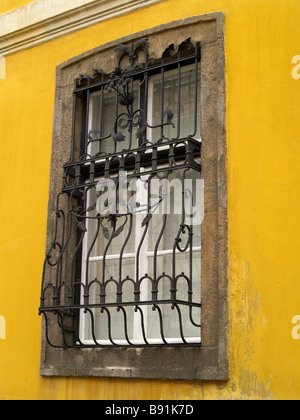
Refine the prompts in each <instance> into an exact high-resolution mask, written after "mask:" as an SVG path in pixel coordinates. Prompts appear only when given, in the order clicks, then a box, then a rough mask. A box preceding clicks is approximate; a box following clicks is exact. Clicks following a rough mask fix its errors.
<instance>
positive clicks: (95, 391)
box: [0, 0, 300, 399]
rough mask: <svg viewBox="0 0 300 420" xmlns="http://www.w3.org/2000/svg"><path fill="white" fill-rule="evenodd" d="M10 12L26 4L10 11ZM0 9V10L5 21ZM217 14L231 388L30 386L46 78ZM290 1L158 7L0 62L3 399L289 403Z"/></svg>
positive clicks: (293, 221)
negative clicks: (115, 45)
mask: <svg viewBox="0 0 300 420" xmlns="http://www.w3.org/2000/svg"><path fill="white" fill-rule="evenodd" d="M13 3H16V4H18V5H19V3H24V2H21V1H20V2H13ZM3 7H4V6H3V2H0V12H1V11H2V12H3V11H4V10H5V8H4V9H3ZM215 11H223V12H225V13H226V29H225V34H226V60H227V64H226V66H227V69H226V78H227V130H228V134H227V141H228V176H229V180H228V182H229V351H230V381H229V382H227V383H221V384H217V383H196V382H195V383H193V382H181V381H176V382H174V381H173V382H168V381H163V382H160V381H144V380H135V381H129V380H117V379H114V380H113V379H108V380H105V379H66V378H60V379H51V378H48V379H46V378H42V377H40V375H39V362H40V360H39V357H40V336H41V319H40V317H38V315H37V308H38V305H39V292H40V281H41V272H42V265H43V259H44V253H45V236H46V221H47V201H48V185H49V170H50V153H51V140H52V118H53V106H54V92H55V67H56V66H57V65H58V64H60V63H61V62H63V61H65V60H67V59H68V58H70V57H73V56H75V55H77V54H79V53H81V52H83V51H86V50H88V49H91V48H93V47H96V46H98V45H100V44H103V43H106V42H108V41H111V40H114V39H117V38H119V37H121V36H124V35H127V34H130V33H133V32H137V31H141V30H143V29H146V28H148V27H153V26H156V25H159V24H162V23H166V22H169V21H173V20H176V19H181V18H185V17H189V16H193V15H199V14H203V13H210V12H215ZM299 22H300V3H299V0H210V1H209V2H208V1H207V0H188V1H182V0H164V1H162V2H161V3H159V4H157V5H155V6H152V7H150V8H147V9H143V10H140V11H138V12H135V13H132V14H130V15H127V16H123V17H119V18H117V19H115V20H114V21H107V22H103V23H101V24H98V25H96V26H95V27H93V28H88V29H84V30H81V31H79V32H77V33H74V34H72V35H68V36H65V37H64V38H60V39H57V40H54V41H51V42H49V43H47V44H44V45H41V46H38V47H35V48H33V49H31V50H26V51H22V52H19V53H16V54H14V55H11V56H9V57H7V59H6V64H7V68H6V80H0V141H1V148H0V170H1V177H0V215H1V235H0V287H1V290H0V315H2V316H4V317H5V319H6V339H5V340H1V339H0V399H15V398H21V399H86V398H88V399H135V398H136V399H173V398H174V399H175V398H179V399H202V398H203V399H215V398H225V399H227V398H234V399H239V398H241V399H257V398H258V399H261V398H268V399H272V398H274V399H276V398H277V399H298V398H300V364H299V356H300V341H297V340H294V339H293V338H292V335H291V331H292V328H293V326H292V324H291V320H292V318H293V316H294V315H297V314H300V281H299V280H300V221H299V220H300V218H299V213H300V211H299V209H300V141H299V140H300V139H299V134H300V106H299V104H300V79H299V80H294V79H293V78H292V76H291V71H292V68H293V66H294V65H292V57H293V56H295V55H297V54H300V41H299V40H300V25H299Z"/></svg>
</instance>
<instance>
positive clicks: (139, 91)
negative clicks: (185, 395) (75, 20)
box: [40, 14, 226, 379]
mask: <svg viewBox="0 0 300 420" xmlns="http://www.w3.org/2000/svg"><path fill="white" fill-rule="evenodd" d="M216 16H217V18H216V17H213V18H211V19H210V18H207V19H206V18H205V19H204V20H202V19H201V18H199V19H198V20H197V19H196V18H195V20H194V21H193V20H191V21H190V23H189V21H188V20H187V21H184V22H182V23H181V26H182V27H181V29H180V30H179V34H180V37H179V34H177V35H176V37H177V39H178V42H177V44H175V43H174V42H169V41H170V40H172V41H173V39H174V38H173V36H174V30H175V28H176V26H175V24H172V25H171V27H170V28H168V30H165V29H166V28H165V29H164V30H162V29H157V30H156V31H154V32H153V33H152V32H151V31H149V33H148V34H147V37H146V36H136V37H134V36H133V37H131V39H128V40H127V42H124V40H122V42H121V43H119V44H118V43H117V44H115V45H114V46H113V45H111V46H105V47H104V49H103V50H101V49H100V50H99V52H98V53H93V54H91V55H89V54H87V55H84V56H83V57H82V58H81V59H78V58H76V59H74V60H71V61H70V62H69V63H68V64H67V65H62V66H61V74H60V77H59V79H58V80H59V87H58V88H57V102H56V103H57V108H56V116H55V121H56V120H57V121H59V123H58V125H57V126H55V128H54V133H56V130H57V129H58V131H59V134H58V135H57V136H56V134H54V144H53V161H52V162H53V163H52V181H51V191H52V193H51V192H50V196H51V197H53V196H54V191H56V192H57V195H56V197H57V198H56V199H55V201H54V200H53V198H51V200H50V207H51V208H52V209H53V210H52V212H51V213H49V215H50V220H49V234H48V250H47V254H46V259H45V263H44V270H43V281H42V291H41V305H40V313H41V314H43V319H44V333H45V335H44V338H45V341H44V346H43V358H42V360H44V361H43V362H42V369H41V372H42V374H46V375H48V374H51V375H53V374H54V375H55V374H59V375H66V374H75V375H77V374H78V375H97V376H124V375H125V376H127V373H128V376H132V375H133V377H163V378H181V379H184V378H185V377H186V378H189V379H193V378H195V379H196V378H198V379H199V378H202V379H204V378H209V377H211V378H212V377H214V378H216V379H218V378H224V377H225V376H226V374H225V371H226V347H224V345H223V343H224V342H225V338H226V325H224V320H225V316H226V311H224V297H226V289H225V279H226V273H225V271H226V249H225V248H226V235H225V236H224V237H223V236H222V235H223V234H224V233H225V232H226V196H225V195H224V194H225V191H226V178H225V174H226V173H225V170H224V167H222V169H221V166H220V165H219V163H218V162H219V158H218V157H217V155H218V154H219V153H220V151H222V147H223V146H222V147H221V145H222V144H223V143H222V141H223V139H224V131H222V133H221V132H220V127H219V123H220V126H222V121H221V122H220V121H217V119H218V118H222V115H223V114H222V112H223V111H224V109H223V108H222V107H220V104H219V105H218V102H220V103H222V99H223V98H224V94H223V91H222V89H223V88H224V87H223V78H222V77H221V76H222V72H221V73H220V75H221V76H220V77H217V73H218V72H219V70H218V71H217V69H216V66H215V65H214V66H213V64H215V62H214V60H213V58H212V57H213V55H214V53H216V52H217V51H218V48H220V51H222V45H223V44H222V43H220V45H219V47H218V44H219V39H222V38H219V37H218V36H217V37H216V38H215V34H216V31H217V28H218V26H217V25H216V21H217V20H218V19H220V18H221V17H220V16H219V15H218V14H217V15H216ZM221 20H222V19H221ZM195 21H197V22H198V25H196V24H195ZM173 25H174V26H173ZM179 26H180V25H179ZM172 28H173V29H172ZM190 33H191V34H192V36H187V35H189V34H190ZM158 39H160V44H162V42H164V48H162V47H159V48H157V47H156V44H157V42H158ZM199 40H200V41H199ZM157 45H158V44H157ZM222 57H223V56H222V53H220V56H219V60H220V62H221V63H223V62H222ZM203 58H204V60H203ZM73 64H74V65H73ZM222 66H223V64H222ZM213 68H214V69H215V70H214V71H213ZM222 68H223V67H222ZM208 70H209V71H208ZM214 72H215V73H214ZM72 76H73V80H74V79H75V83H73V86H72V87H71V85H70V80H71V77H72ZM218 89H219V95H220V96H221V99H220V97H219V96H218V93H217V91H218ZM58 108H59V110H61V111H60V112H62V114H59V112H58ZM218 112H219V113H220V112H221V114H219V115H218ZM214 120H215V123H212V121H214ZM223 129H224V127H223V126H222V130H223ZM56 139H57V140H56ZM70 140H71V141H70ZM205 140H206V141H207V142H208V143H206V142H205ZM56 141H57V142H58V143H55V142H56ZM55 144H56V145H57V149H56V147H55ZM217 144H219V151H218V147H216V146H217ZM220 147H221V148H220ZM58 150H61V153H59V152H58ZM67 150H69V157H70V159H69V161H68V162H67V163H65V162H66V161H67V155H66V151H67ZM216 153H217V154H216ZM222 157H223V158H224V154H223V155H222ZM64 158H65V159H64ZM63 159H64V161H63ZM203 174H206V176H207V184H206V178H204V177H203ZM216 176H217V178H216ZM203 178H204V179H203ZM61 181H62V184H63V186H62V189H61ZM204 183H205V184H204ZM222 186H224V190H222V191H221V195H220V197H221V199H220V198H218V194H220V187H222ZM204 191H206V192H205V194H206V195H207V199H208V201H207V202H206V198H205V201H203V196H204ZM218 191H219V193H218ZM204 203H205V205H204ZM224 204H225V207H224ZM206 209H207V210H206ZM223 209H224V210H225V212H223ZM218 220H219V221H218ZM202 221H204V223H203V224H201V222H202ZM220 229H221V230H222V235H221V233H220V232H221V230H220ZM218 308H219V309H218ZM220 308H222V309H220ZM222 329H223V330H222ZM124 348H126V353H124ZM221 348H222V351H221V350H220V349H221ZM176 349H177V350H176ZM61 351H63V352H61ZM153 351H155V354H154V353H153ZM178 351H180V352H178ZM66 352H67V353H66ZM220 352H221V353H220ZM67 355H68V356H67ZM82 357H84V359H82ZM153 357H155V363H154V361H153V360H152V358H153ZM78 358H80V360H81V363H79V362H78ZM82 360H84V366H82ZM108 360H109V362H108ZM151 360H152V361H151ZM146 361H147V362H146ZM79 365H80V366H79ZM174 369H175V370H174ZM126 372H127V373H126ZM212 372H213V373H212Z"/></svg>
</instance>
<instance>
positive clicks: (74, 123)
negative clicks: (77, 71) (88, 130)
mask: <svg viewBox="0 0 300 420" xmlns="http://www.w3.org/2000/svg"><path fill="white" fill-rule="evenodd" d="M76 104H77V95H76V93H75V92H74V93H73V116H72V145H71V157H70V161H71V162H74V151H75V139H76V114H77V112H76V111H77V110H76Z"/></svg>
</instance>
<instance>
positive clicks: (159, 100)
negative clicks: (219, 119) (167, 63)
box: [148, 65, 200, 142]
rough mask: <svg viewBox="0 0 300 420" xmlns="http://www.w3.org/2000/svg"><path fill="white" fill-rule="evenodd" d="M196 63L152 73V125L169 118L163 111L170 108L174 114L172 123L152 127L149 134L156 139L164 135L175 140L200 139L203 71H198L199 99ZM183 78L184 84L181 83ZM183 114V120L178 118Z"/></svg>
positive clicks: (154, 140) (152, 138)
mask: <svg viewBox="0 0 300 420" xmlns="http://www.w3.org/2000/svg"><path fill="white" fill-rule="evenodd" d="M195 71H196V70H195V65H191V66H186V67H181V69H180V71H179V70H178V69H176V70H172V71H168V72H165V73H164V75H163V76H162V75H161V74H159V75H156V76H152V77H151V78H150V83H149V86H150V92H149V105H148V108H149V113H150V121H149V122H150V124H151V125H152V126H153V125H154V126H156V125H158V124H161V123H162V122H166V121H167V117H166V116H164V117H163V114H164V112H165V110H166V109H167V108H168V109H170V110H171V111H172V113H173V119H172V122H173V123H174V124H175V128H173V127H172V126H171V125H169V126H165V127H164V128H163V129H162V128H155V129H151V130H149V135H148V137H150V138H149V140H151V141H152V142H156V141H158V140H159V139H161V138H162V137H163V136H164V137H166V138H168V139H169V140H171V139H176V138H186V137H188V136H193V138H195V139H200V102H199V101H200V99H199V98H200V95H199V86H200V71H198V74H197V78H198V79H197V80H198V93H197V98H196V77H195ZM179 80H180V83H179ZM195 103H197V115H195ZM178 115H180V120H179V118H178Z"/></svg>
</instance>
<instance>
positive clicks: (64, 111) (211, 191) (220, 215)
mask: <svg viewBox="0 0 300 420" xmlns="http://www.w3.org/2000/svg"><path fill="white" fill-rule="evenodd" d="M143 36H147V37H148V39H149V44H150V45H153V49H152V51H151V53H150V55H151V57H154V58H155V57H157V58H159V57H160V56H161V53H162V52H163V50H164V49H165V46H166V45H169V44H171V43H172V42H174V39H177V40H178V44H179V43H180V42H181V41H182V40H184V39H187V38H188V37H192V39H194V40H200V41H201V51H202V64H201V80H202V87H201V116H202V121H201V134H202V138H203V144H202V159H203V172H202V177H203V178H204V182H205V213H204V222H203V226H202V228H203V232H202V273H203V284H202V299H203V310H202V346H201V348H188V347H183V348H176V347H174V348H173V347H168V348H160V347H152V348H140V349H136V348H126V349H122V348H103V349H99V348H97V349H83V348H80V349H72V348H71V349H60V348H53V347H51V346H50V345H49V343H48V342H47V339H46V338H45V334H43V339H42V340H43V341H42V354H41V370H40V372H41V375H43V376H98V377H123V378H125V377H126V378H149V379H154V378H156V379H173V380H174V379H188V380H193V379H194V380H216V381H218V380H227V379H228V353H227V282H228V275H227V264H228V262H227V175H226V135H225V131H226V130H225V54H224V15H223V13H221V12H218V13H213V14H209V15H203V16H197V17H193V18H188V19H184V20H181V21H177V22H172V23H170V24H165V25H161V26H159V27H156V28H153V29H149V30H147V31H144V32H143V33H142V34H141V33H138V34H133V35H130V36H128V37H125V38H122V40H121V41H122V43H126V42H132V41H134V40H137V39H139V38H141V37H143ZM119 42H120V40H119V41H115V42H111V43H109V44H106V45H104V46H101V47H99V48H96V49H94V50H92V51H90V52H86V53H83V54H81V55H80V56H79V57H75V58H73V59H71V60H68V62H66V63H63V64H62V65H60V66H59V67H58V68H57V86H56V101H55V114H54V130H53V145H52V162H51V177H50V192H49V208H48V228H47V244H48V246H49V245H50V243H51V240H52V234H53V231H54V229H55V222H54V220H55V211H56V209H55V199H54V197H56V195H57V194H58V193H59V191H60V190H61V179H62V176H63V173H62V168H63V165H64V164H65V162H66V161H67V160H68V156H69V154H70V138H71V137H72V130H73V128H74V127H72V110H73V99H72V90H73V80H74V79H75V78H76V77H77V76H78V71H79V72H81V73H88V72H89V70H90V69H91V68H97V67H99V64H98V62H99V60H100V61H101V62H102V63H106V64H107V69H104V70H105V71H110V69H111V68H112V63H113V58H112V55H113V54H112V51H113V49H114V48H115V46H116V45H117V44H118V43H119ZM77 112H78V118H76V122H75V125H76V124H78V130H77V132H78V133H79V134H78V139H75V140H76V141H75V144H77V146H76V147H75V149H74V151H73V152H74V154H78V156H80V150H79V149H78V144H79V143H80V136H81V134H80V133H81V122H80V116H82V115H83V114H84V110H83V109H82V108H81V109H80V107H78V108H77ZM70 325H71V324H70ZM70 328H71V327H70ZM45 330H47V331H48V332H50V333H51V334H52V335H53V336H55V334H56V320H49V322H48V323H47V325H46V322H45V320H43V332H44V333H45Z"/></svg>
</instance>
